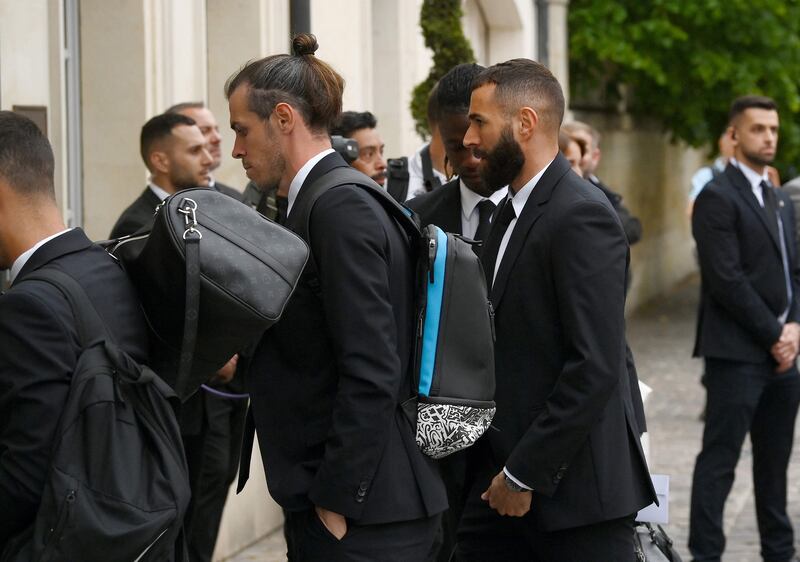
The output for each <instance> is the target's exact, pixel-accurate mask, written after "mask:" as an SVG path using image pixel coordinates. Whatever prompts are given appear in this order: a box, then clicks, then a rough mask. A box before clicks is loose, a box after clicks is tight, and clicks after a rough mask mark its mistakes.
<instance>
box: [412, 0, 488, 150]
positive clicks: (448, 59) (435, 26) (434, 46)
mask: <svg viewBox="0 0 800 562" xmlns="http://www.w3.org/2000/svg"><path fill="white" fill-rule="evenodd" d="M462 15H463V10H462V9H461V0H424V2H423V3H422V9H421V10H420V14H419V25H420V27H421V28H422V36H423V38H424V39H425V46H426V47H428V48H429V49H431V50H432V51H433V67H431V70H430V72H429V73H428V77H427V78H425V80H424V81H422V82H420V83H419V84H417V85H416V86H415V87H414V91H413V92H412V94H411V116H412V117H413V118H414V123H415V128H416V130H417V133H418V134H419V135H420V136H422V137H423V138H427V137H428V136H429V135H430V129H429V128H428V117H427V108H428V94H430V91H431V90H432V89H433V87H434V86H435V85H436V83H437V82H438V81H439V79H440V78H441V77H442V76H444V75H445V74H446V73H447V71H448V70H450V69H451V68H453V67H454V66H456V65H458V64H462V63H465V62H475V55H474V54H473V52H472V47H471V46H470V44H469V40H467V38H466V37H465V36H464V30H463V29H462V28H461V16H462Z"/></svg>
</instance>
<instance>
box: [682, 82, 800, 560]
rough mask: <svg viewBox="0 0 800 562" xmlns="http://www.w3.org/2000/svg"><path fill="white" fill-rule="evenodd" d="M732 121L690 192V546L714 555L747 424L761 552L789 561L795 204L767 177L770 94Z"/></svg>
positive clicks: (736, 110) (774, 133)
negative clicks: (698, 430)
mask: <svg viewBox="0 0 800 562" xmlns="http://www.w3.org/2000/svg"><path fill="white" fill-rule="evenodd" d="M729 122H730V127H731V128H732V131H731V135H732V140H733V144H734V149H733V151H734V152H733V158H731V159H730V161H729V162H728V165H727V166H726V168H725V171H724V172H723V173H722V174H720V175H719V176H717V177H716V178H714V179H713V180H711V181H710V182H709V183H708V184H707V185H706V187H705V188H704V189H703V191H702V192H701V193H700V195H699V196H698V197H697V199H696V200H695V205H694V212H693V214H692V232H693V234H694V239H695V241H696V243H697V254H698V258H699V261H700V273H701V275H702V290H701V299H700V313H699V316H698V322H697V340H696V342H695V350H694V354H695V356H699V357H704V358H705V384H706V389H707V392H708V402H707V409H706V423H705V429H704V432H703V448H702V450H701V452H700V454H699V455H698V456H697V462H696V464H695V469H694V478H693V481H692V502H691V517H690V531H689V550H690V551H691V553H692V556H693V557H694V559H695V560H698V561H699V560H703V561H705V560H719V559H720V557H721V556H722V552H723V550H724V548H725V536H724V533H723V528H722V512H723V508H724V506H725V500H726V498H727V496H728V493H729V492H730V489H731V486H732V485H733V479H734V469H735V468H736V464H737V462H738V460H739V454H740V452H741V447H742V442H743V441H744V438H745V437H746V435H747V433H748V432H749V433H750V440H751V441H752V444H753V484H754V492H755V498H756V516H757V519H758V527H759V532H760V535H761V556H762V557H763V558H764V560H768V561H787V560H796V558H794V555H795V549H794V537H793V531H792V524H791V521H790V520H789V516H788V515H787V513H786V469H787V466H788V463H789V457H790V455H791V452H792V441H793V438H794V425H795V418H796V416H797V408H798V404H800V378H798V372H797V367H796V366H795V359H796V357H797V352H798V345H800V324H798V321H800V302H798V296H799V295H800V285H799V284H798V281H799V280H800V270H798V260H797V249H796V244H795V237H794V228H795V216H794V209H793V207H792V203H791V200H790V199H789V197H788V196H787V195H786V194H785V193H782V192H781V191H780V190H776V189H775V188H774V187H772V185H770V183H769V179H768V176H767V166H768V165H769V164H770V163H771V162H772V160H773V158H774V157H775V151H776V150H777V144H778V125H779V122H778V111H777V106H776V105H775V102H774V101H772V100H771V99H769V98H765V97H762V96H745V97H742V98H739V99H737V100H736V101H734V102H733V105H732V106H731V112H730V121H729Z"/></svg>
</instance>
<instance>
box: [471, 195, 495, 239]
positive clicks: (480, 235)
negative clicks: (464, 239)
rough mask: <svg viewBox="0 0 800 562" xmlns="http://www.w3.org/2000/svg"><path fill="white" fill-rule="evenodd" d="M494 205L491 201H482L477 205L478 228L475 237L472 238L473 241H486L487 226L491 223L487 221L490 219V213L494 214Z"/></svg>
mask: <svg viewBox="0 0 800 562" xmlns="http://www.w3.org/2000/svg"><path fill="white" fill-rule="evenodd" d="M494 209H495V204H494V203H492V201H491V199H484V200H483V201H481V202H480V203H478V228H477V229H476V230H475V236H473V237H472V238H473V239H475V240H481V241H483V240H486V235H487V234H489V226H490V225H491V222H490V220H489V219H491V218H492V213H494Z"/></svg>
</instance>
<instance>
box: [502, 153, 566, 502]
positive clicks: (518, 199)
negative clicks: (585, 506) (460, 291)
mask: <svg viewBox="0 0 800 562" xmlns="http://www.w3.org/2000/svg"><path fill="white" fill-rule="evenodd" d="M553 160H555V158H554V159H553ZM553 160H550V162H548V163H547V166H545V167H544V168H542V169H541V170H540V171H539V173H538V174H536V175H535V176H533V177H532V178H531V179H530V180H529V181H528V183H526V184H525V185H524V186H522V189H520V190H519V191H517V192H516V193H514V191H513V190H512V189H511V188H509V189H508V198H509V199H510V203H511V204H512V205H514V214H515V215H516V218H514V219H513V220H512V221H511V222H510V223H509V224H508V228H506V232H505V234H504V235H503V239H502V240H501V241H500V249H499V250H498V251H497V260H496V261H495V265H494V275H493V276H492V283H494V279H495V278H496V277H497V271H498V270H499V269H500V264H501V263H502V262H503V255H504V254H505V252H506V248H507V247H508V241H509V240H510V239H511V234H512V233H513V232H514V227H515V226H516V225H517V219H519V217H520V215H522V209H524V208H525V203H527V202H528V198H529V197H530V196H531V193H533V188H535V187H536V184H537V183H539V180H540V179H542V176H543V175H544V173H545V172H546V171H547V168H549V167H550V164H552V163H553ZM503 472H504V473H505V475H506V476H508V477H509V478H510V479H511V480H513V481H514V482H515V483H516V484H517V485H518V486H521V487H523V488H525V489H526V490H531V489H532V488H531V487H530V486H528V485H527V484H525V483H524V482H521V481H520V480H518V479H517V478H515V477H514V475H513V474H511V473H510V472H509V471H508V469H507V468H505V467H503Z"/></svg>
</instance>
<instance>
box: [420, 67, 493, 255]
mask: <svg viewBox="0 0 800 562" xmlns="http://www.w3.org/2000/svg"><path fill="white" fill-rule="evenodd" d="M481 70H483V67H482V66H479V65H477V64H460V65H458V66H456V67H454V68H452V69H451V70H450V71H449V72H448V73H447V74H445V75H444V76H442V78H441V80H439V83H438V86H437V88H436V96H437V100H436V107H437V108H438V114H437V116H436V117H437V123H438V126H439V132H440V134H441V137H442V143H443V144H444V149H445V158H446V162H447V165H448V166H449V167H451V168H452V170H453V173H454V174H455V175H456V176H458V177H457V178H455V179H453V180H452V181H450V182H448V183H446V184H445V185H443V186H442V187H440V188H438V189H436V190H434V191H431V192H428V193H425V194H423V195H420V196H419V197H415V198H414V199H411V200H409V201H408V202H407V203H406V205H408V207H409V208H410V209H412V210H413V211H415V212H416V213H417V214H418V215H419V216H420V220H421V221H422V224H423V225H426V224H435V225H436V226H438V227H439V228H441V229H442V230H444V231H445V232H454V233H456V234H463V235H464V236H466V237H467V238H473V239H475V240H483V239H484V238H485V236H486V234H487V233H488V230H489V223H490V220H489V219H490V217H491V216H492V213H493V212H494V209H495V207H496V206H497V204H498V203H499V202H500V201H502V200H503V199H505V196H506V188H505V186H502V187H500V188H489V187H487V186H486V184H485V183H484V181H483V179H482V178H481V175H480V173H479V172H478V167H479V165H480V159H478V158H476V157H475V155H474V154H473V153H472V151H471V150H469V149H468V148H466V147H465V146H464V133H466V132H467V127H468V126H469V119H467V114H468V113H469V98H470V95H471V93H472V80H473V79H474V78H475V76H477V74H478V73H479V72H480V71H481Z"/></svg>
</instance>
